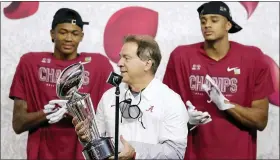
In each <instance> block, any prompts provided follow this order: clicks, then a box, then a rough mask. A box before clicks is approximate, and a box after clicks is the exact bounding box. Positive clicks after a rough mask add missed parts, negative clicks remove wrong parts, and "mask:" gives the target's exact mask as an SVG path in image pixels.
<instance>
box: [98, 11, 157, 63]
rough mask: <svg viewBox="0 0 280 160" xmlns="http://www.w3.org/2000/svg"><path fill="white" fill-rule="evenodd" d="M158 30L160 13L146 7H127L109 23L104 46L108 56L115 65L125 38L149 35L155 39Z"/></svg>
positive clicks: (106, 28) (111, 18) (116, 13)
mask: <svg viewBox="0 0 280 160" xmlns="http://www.w3.org/2000/svg"><path fill="white" fill-rule="evenodd" d="M157 28H158V13H157V12H156V11H153V10H151V9H147V8H144V7H126V8H122V9H120V10H118V11H117V12H115V13H114V14H113V15H112V16H111V17H110V19H109V21H108V22H107V25H106V27H105V31H104V39H103V45H104V49H105V53H106V54H107V56H108V57H109V58H110V59H111V60H112V61H113V62H115V63H117V62H118V61H119V59H120V58H119V52H120V50H121V47H122V42H123V38H124V36H126V35H128V34H147V35H150V36H153V37H155V36H156V33H157Z"/></svg>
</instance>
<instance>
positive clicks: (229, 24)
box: [226, 21, 232, 31]
mask: <svg viewBox="0 0 280 160" xmlns="http://www.w3.org/2000/svg"><path fill="white" fill-rule="evenodd" d="M231 27H232V24H231V23H230V21H227V23H226V30H227V31H229V30H230V29H231Z"/></svg>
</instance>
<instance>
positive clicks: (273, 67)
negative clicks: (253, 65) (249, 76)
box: [265, 55, 280, 107]
mask: <svg viewBox="0 0 280 160" xmlns="http://www.w3.org/2000/svg"><path fill="white" fill-rule="evenodd" d="M265 59H266V60H267V62H268V63H269V67H270V71H271V73H272V78H273V86H274V89H275V92H274V93H273V94H272V95H270V96H269V97H268V99H269V102H270V103H271V104H273V105H276V106H278V107H279V89H280V88H279V66H278V65H277V63H276V62H275V61H274V60H273V59H272V58H271V57H269V56H268V55H265Z"/></svg>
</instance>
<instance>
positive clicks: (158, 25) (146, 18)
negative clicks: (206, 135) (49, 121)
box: [1, 2, 279, 159]
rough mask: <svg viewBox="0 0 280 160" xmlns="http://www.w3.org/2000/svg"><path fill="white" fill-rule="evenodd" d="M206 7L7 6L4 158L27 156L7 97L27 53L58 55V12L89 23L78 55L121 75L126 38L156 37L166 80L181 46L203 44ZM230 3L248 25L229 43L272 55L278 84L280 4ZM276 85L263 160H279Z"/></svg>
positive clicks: (262, 137)
mask: <svg viewBox="0 0 280 160" xmlns="http://www.w3.org/2000/svg"><path fill="white" fill-rule="evenodd" d="M202 3H203V2H13V3H11V2H2V3H1V40H2V41H1V159H24V158H26V140H27V132H26V133H23V134H21V135H16V134H15V133H14V131H13V129H12V110H13V101H12V100H10V99H8V94H9V89H10V85H11V81H12V78H13V75H14V72H15V69H16V66H17V64H18V62H19V59H20V57H21V56H22V55H23V54H24V53H26V52H29V51H53V43H52V42H51V38H50V34H49V30H50V27H51V22H52V18H53V15H54V13H55V12H56V11H57V10H58V9H59V8H62V7H68V8H73V9H75V10H77V11H78V12H79V13H80V14H81V16H82V18H83V19H84V21H89V22H90V25H89V26H85V27H84V32H85V36H84V40H83V42H82V43H81V44H80V47H79V49H78V51H79V52H82V51H83V52H93V53H96V52H98V53H100V54H102V55H105V56H106V57H108V58H109V59H110V62H111V64H112V66H113V67H114V69H115V70H116V71H118V68H117V66H116V62H117V59H118V53H119V51H120V47H121V41H122V37H123V36H124V35H125V34H128V33H138V34H140V33H142V34H149V35H152V36H154V37H155V38H156V40H157V41H158V43H159V45H160V47H161V50H162V56H163V58H162V62H161V65H160V67H159V70H158V72H157V74H156V76H157V77H158V78H160V79H162V78H163V75H164V72H165V68H166V64H167V62H168V59H169V56H170V53H171V51H172V50H173V49H174V48H175V47H176V46H178V45H182V44H191V43H195V42H199V41H202V40H203V38H202V35H201V33H200V23H199V19H198V14H197V12H196V9H197V8H198V7H199V6H200V5H201V4H202ZM226 3H227V4H228V5H229V7H230V8H231V11H232V16H233V19H234V20H235V21H236V22H237V23H238V24H240V25H241V26H242V27H243V30H242V31H241V32H239V33H237V34H232V35H230V39H231V40H234V41H238V42H240V43H243V44H247V45H255V46H257V47H259V48H261V49H262V51H263V52H264V53H266V54H267V55H268V56H269V58H268V60H269V61H271V62H270V64H271V68H272V72H273V75H274V80H275V82H276V83H275V84H277V83H278V84H279V67H278V66H279V3H277V2H259V3H258V2H242V3H241V2H226ZM244 54H246V53H244ZM275 87H276V88H277V89H278V92H276V93H275V94H273V95H272V96H271V97H270V102H271V104H270V108H269V118H268V119H269V121H268V125H267V128H266V129H265V130H264V131H263V132H258V149H257V155H258V158H260V159H279V107H278V106H279V98H278V97H277V96H279V85H275ZM53 136H55V135H53ZM54 147H55V146H54ZM65 147H67V146H65ZM233 152H234V151H233Z"/></svg>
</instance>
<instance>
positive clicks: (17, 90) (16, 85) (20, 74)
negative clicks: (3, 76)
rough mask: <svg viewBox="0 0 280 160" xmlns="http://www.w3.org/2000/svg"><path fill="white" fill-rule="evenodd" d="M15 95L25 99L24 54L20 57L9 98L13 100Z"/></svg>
mask: <svg viewBox="0 0 280 160" xmlns="http://www.w3.org/2000/svg"><path fill="white" fill-rule="evenodd" d="M15 97H17V98H20V99H23V100H26V91H25V87H24V56H22V57H21V58H20V61H19V63H18V65H17V67H16V71H15V74H14V78H13V80H12V84H11V87H10V94H9V98H10V99H12V100H14V98H15Z"/></svg>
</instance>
